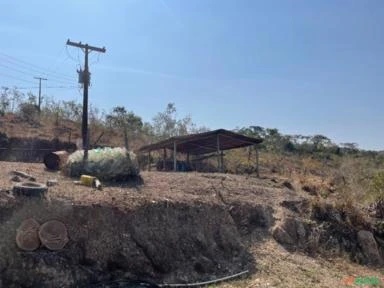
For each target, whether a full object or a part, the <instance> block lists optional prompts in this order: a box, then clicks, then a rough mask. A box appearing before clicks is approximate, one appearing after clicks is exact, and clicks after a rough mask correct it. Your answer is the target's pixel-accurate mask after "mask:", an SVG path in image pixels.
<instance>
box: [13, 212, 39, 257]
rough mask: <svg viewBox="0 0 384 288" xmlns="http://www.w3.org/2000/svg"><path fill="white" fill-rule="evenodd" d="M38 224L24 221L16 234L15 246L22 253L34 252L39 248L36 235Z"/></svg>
mask: <svg viewBox="0 0 384 288" xmlns="http://www.w3.org/2000/svg"><path fill="white" fill-rule="evenodd" d="M39 227H40V224H39V223H38V222H37V221H36V220H34V219H26V220H24V221H23V222H22V223H21V225H20V227H19V228H18V229H17V233H16V244H17V246H18V247H19V248H20V249H22V250H24V251H34V250H36V249H37V248H39V247H40V239H39V235H38V230H39Z"/></svg>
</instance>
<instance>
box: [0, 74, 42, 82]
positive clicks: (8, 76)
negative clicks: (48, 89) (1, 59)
mask: <svg viewBox="0 0 384 288" xmlns="http://www.w3.org/2000/svg"><path fill="white" fill-rule="evenodd" d="M0 75H1V76H3V77H6V78H10V79H14V80H17V81H21V82H25V83H32V84H35V83H34V82H32V81H28V80H25V79H20V78H18V77H14V76H11V75H7V74H4V73H1V72H0Z"/></svg>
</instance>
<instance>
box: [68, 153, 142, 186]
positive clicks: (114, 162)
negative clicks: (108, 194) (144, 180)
mask: <svg viewBox="0 0 384 288" xmlns="http://www.w3.org/2000/svg"><path fill="white" fill-rule="evenodd" d="M83 155H84V151H83V150H79V151H76V152H75V153H73V154H71V155H70V156H69V158H68V161H67V164H66V165H65V167H64V170H63V171H64V172H65V173H66V174H67V175H69V176H71V177H80V176H81V175H82V174H86V175H91V176H95V177H97V178H98V179H100V180H104V181H110V180H116V179H128V178H130V177H133V176H138V175H139V165H138V162H137V159H136V155H135V154H134V153H133V152H131V151H129V152H127V150H126V149H125V148H100V149H93V150H89V151H88V161H87V163H86V164H84V162H83Z"/></svg>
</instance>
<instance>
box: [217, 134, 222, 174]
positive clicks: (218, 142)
mask: <svg viewBox="0 0 384 288" xmlns="http://www.w3.org/2000/svg"><path fill="white" fill-rule="evenodd" d="M216 138H217V166H218V167H217V168H218V170H219V172H221V163H220V162H221V161H220V160H221V159H220V138H219V134H217V136H216Z"/></svg>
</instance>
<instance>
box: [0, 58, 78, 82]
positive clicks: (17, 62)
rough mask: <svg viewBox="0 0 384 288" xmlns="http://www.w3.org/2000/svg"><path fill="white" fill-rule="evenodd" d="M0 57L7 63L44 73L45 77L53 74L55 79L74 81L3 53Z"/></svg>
mask: <svg viewBox="0 0 384 288" xmlns="http://www.w3.org/2000/svg"><path fill="white" fill-rule="evenodd" d="M0 56H2V57H3V58H7V59H8V60H7V61H8V62H9V61H11V62H14V63H15V64H17V65H23V66H26V67H28V69H30V70H35V72H37V73H44V74H46V75H50V74H55V75H56V77H60V78H66V79H75V78H74V77H73V76H69V75H66V74H63V73H58V72H55V71H52V70H50V69H45V68H42V67H40V66H37V65H35V64H32V63H30V62H27V61H24V60H21V59H18V58H16V57H13V56H10V55H7V54H5V53H3V52H0Z"/></svg>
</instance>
